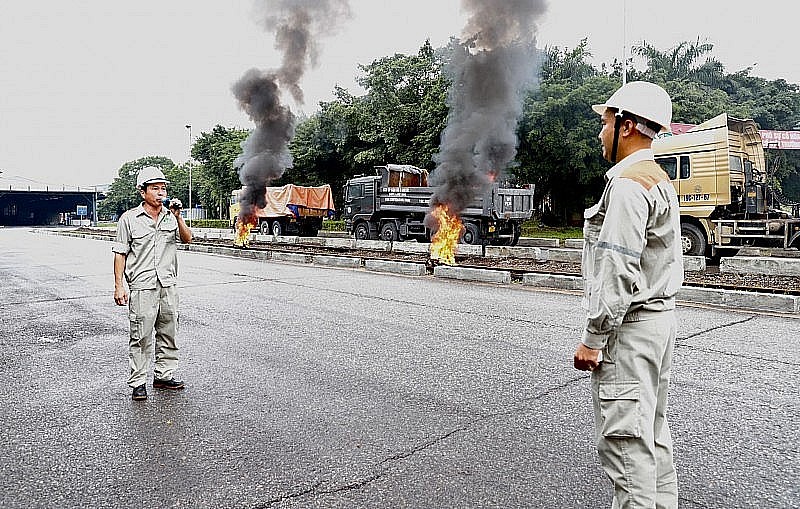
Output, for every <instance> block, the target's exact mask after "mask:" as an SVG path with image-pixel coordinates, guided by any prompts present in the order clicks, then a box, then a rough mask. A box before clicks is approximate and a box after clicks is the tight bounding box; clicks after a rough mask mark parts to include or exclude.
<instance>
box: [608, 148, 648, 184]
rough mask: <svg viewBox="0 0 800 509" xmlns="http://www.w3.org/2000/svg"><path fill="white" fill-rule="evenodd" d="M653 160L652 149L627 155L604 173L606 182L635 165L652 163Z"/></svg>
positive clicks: (640, 150) (644, 149)
mask: <svg viewBox="0 0 800 509" xmlns="http://www.w3.org/2000/svg"><path fill="white" fill-rule="evenodd" d="M654 158H655V156H654V154H653V149H652V148H642V149H639V150H637V151H636V152H634V153H633V154H630V155H628V157H626V158H625V159H623V160H622V161H620V162H618V163H617V164H615V165H614V166H612V167H611V169H610V170H608V171H607V172H606V181H609V180H611V179H613V178H614V177H616V176H618V175H619V174H620V173H622V172H623V171H624V170H625V169H627V168H630V167H631V166H633V165H634V164H636V163H639V162H642V161H653V160H654Z"/></svg>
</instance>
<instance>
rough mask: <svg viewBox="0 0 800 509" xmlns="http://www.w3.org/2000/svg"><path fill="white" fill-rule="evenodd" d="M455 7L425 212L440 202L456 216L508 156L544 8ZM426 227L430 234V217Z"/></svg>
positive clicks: (535, 0) (475, 1) (540, 3)
mask: <svg viewBox="0 0 800 509" xmlns="http://www.w3.org/2000/svg"><path fill="white" fill-rule="evenodd" d="M462 7H463V8H464V10H466V11H467V12H468V13H469V15H470V17H469V20H468V22H467V25H466V27H465V28H464V32H463V34H462V39H461V41H459V43H458V44H457V45H456V46H455V51H454V53H453V57H452V59H451V62H450V64H449V66H448V69H447V72H448V73H449V75H450V77H451V79H452V87H451V89H450V93H449V96H448V105H449V107H450V112H449V116H448V119H447V127H445V129H444V131H443V132H442V138H441V143H440V146H439V152H438V153H437V154H436V155H435V156H434V160H435V162H436V169H435V171H434V172H433V174H432V178H431V180H432V183H433V184H434V185H436V186H438V187H437V189H436V191H435V192H434V195H433V197H432V198H431V209H433V208H435V207H436V206H438V205H442V204H446V205H447V206H448V207H449V208H450V211H451V212H452V213H455V214H458V215H460V214H461V212H462V211H463V210H464V209H465V208H466V207H467V206H468V205H469V204H470V203H471V202H472V200H473V199H474V198H475V197H476V196H479V195H480V194H482V193H483V192H485V190H486V189H487V186H488V185H489V182H490V180H489V175H490V174H492V175H496V174H497V173H499V172H501V171H502V170H505V169H506V168H507V166H508V164H509V163H510V162H511V161H512V160H513V159H514V156H515V155H516V152H517V134H516V130H517V122H518V119H519V116H520V115H521V113H522V94H523V93H524V92H525V91H526V90H528V89H529V88H530V87H531V86H532V85H533V84H534V82H535V71H536V68H537V58H536V40H535V31H536V20H537V19H538V18H539V17H540V16H541V15H542V14H544V12H545V10H546V3H545V2H544V0H504V1H497V0H462ZM426 223H427V224H428V226H429V227H432V228H433V229H436V220H435V219H433V218H432V217H430V215H429V216H428V218H427V221H426Z"/></svg>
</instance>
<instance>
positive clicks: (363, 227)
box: [353, 221, 369, 240]
mask: <svg viewBox="0 0 800 509" xmlns="http://www.w3.org/2000/svg"><path fill="white" fill-rule="evenodd" d="M353 234H354V235H355V237H356V239H358V240H369V225H368V224H367V223H365V222H363V221H362V222H360V223H358V224H357V225H356V227H355V229H354V230H353Z"/></svg>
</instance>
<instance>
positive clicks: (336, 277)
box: [0, 228, 800, 509]
mask: <svg viewBox="0 0 800 509" xmlns="http://www.w3.org/2000/svg"><path fill="white" fill-rule="evenodd" d="M110 249H111V246H110V244H109V243H108V242H101V241H93V240H85V239H76V238H66V237H57V236H49V235H42V234H35V233H31V232H30V231H29V230H27V229H10V228H5V229H4V228H0V281H2V285H0V317H1V318H2V320H0V401H1V402H2V403H0V422H1V423H2V426H0V478H2V482H0V506H1V507H4V508H33V507H58V508H69V507H75V508H78V507H80V508H84V507H110V508H127V507H130V508H139V507H147V506H153V507H251V508H256V507H264V508H266V507H319V508H323V507H324V508H352V507H370V508H371V507H378V508H382V507H386V508H397V507H409V508H412V507H413V508H423V507H424V508H428V507H430V508H478V507H481V508H482V507H502V508H515V507H531V508H585V507H608V506H609V505H610V485H609V483H608V481H607V480H606V479H605V477H604V475H603V474H602V471H601V469H600V467H599V463H598V461H597V459H596V454H595V451H594V447H593V438H592V434H593V429H592V417H591V410H590V396H589V381H588V378H587V376H586V375H585V374H583V373H580V372H577V371H575V370H573V369H572V367H571V362H572V360H571V358H572V353H573V350H574V347H575V344H576V341H577V340H578V338H579V336H580V331H581V329H582V324H583V319H582V316H581V311H580V309H579V304H580V302H579V298H578V297H576V296H575V295H570V294H563V293H555V292H543V291H537V290H534V289H531V288H523V287H517V286H503V287H501V286H492V285H481V284H474V283H460V282H455V281H451V280H441V279H436V278H433V277H414V278H412V277H400V276H393V275H381V274H375V273H369V272H364V271H358V270H340V269H326V268H320V267H314V266H307V265H306V266H296V265H289V264H275V263H264V262H256V261H248V260H241V259H235V258H225V257H214V256H209V255H203V254H196V253H187V252H181V253H180V266H181V275H180V281H181V284H180V290H181V325H180V340H181V343H182V350H181V357H182V362H181V365H180V370H179V376H180V377H181V378H183V379H184V380H186V382H187V389H186V390H184V391H180V392H166V391H163V390H162V391H156V390H153V389H152V387H151V386H150V385H149V384H148V392H149V394H150V399H148V400H147V401H146V402H133V401H131V399H130V389H129V388H128V387H127V386H126V384H125V381H126V377H127V347H126V345H127V327H128V325H127V316H126V309H125V308H120V307H117V306H115V305H114V302H113V298H112V293H113V277H112V254H111V251H110ZM679 319H680V328H679V334H678V335H679V341H678V346H677V349H676V354H675V369H674V374H673V385H672V390H671V394H670V398H671V411H670V418H671V421H672V429H673V436H674V439H675V442H676V462H677V466H678V476H679V483H680V491H681V493H680V499H681V507H682V508H753V507H758V508H761V507H763V508H770V509H775V508H789V507H799V506H800V505H799V503H798V499H800V417H799V415H800V398H799V397H798V392H800V390H799V389H798V387H800V361H798V358H797V357H795V353H796V352H797V351H798V347H799V346H800V344H799V341H800V340H799V339H798V338H800V320H798V319H793V318H783V317H773V316H767V315H759V314H753V313H736V312H731V311H718V310H707V309H699V308H689V307H682V308H680V309H679Z"/></svg>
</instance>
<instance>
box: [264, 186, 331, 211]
mask: <svg viewBox="0 0 800 509" xmlns="http://www.w3.org/2000/svg"><path fill="white" fill-rule="evenodd" d="M266 198H267V206H266V207H264V208H263V209H259V208H257V209H256V215H257V216H259V217H275V216H288V215H295V213H294V212H293V209H294V210H299V213H300V215H303V212H304V211H303V209H314V210H313V212H312V214H311V215H321V214H319V212H324V213H325V215H327V212H328V211H334V210H336V208H335V207H334V205H333V194H332V193H331V186H329V185H327V184H326V185H324V186H319V187H303V186H296V185H294V184H286V185H285V186H283V187H268V188H267V196H266Z"/></svg>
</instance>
